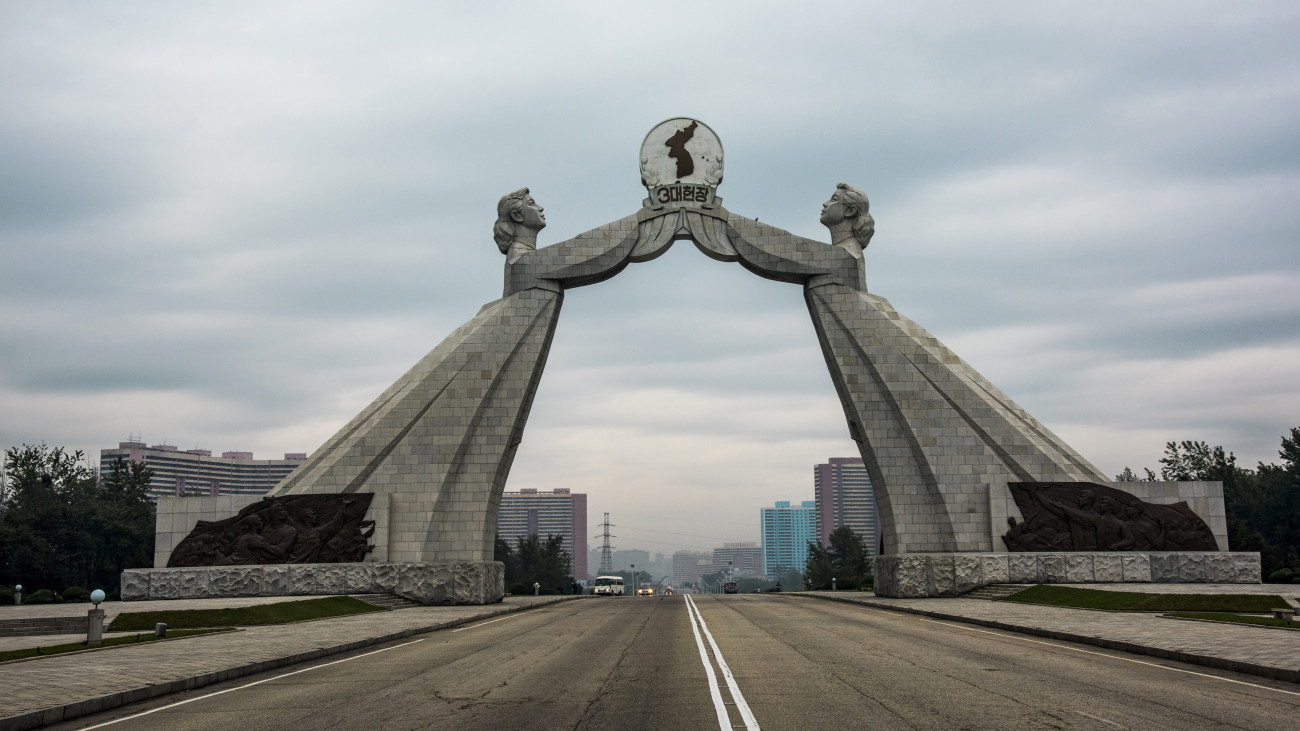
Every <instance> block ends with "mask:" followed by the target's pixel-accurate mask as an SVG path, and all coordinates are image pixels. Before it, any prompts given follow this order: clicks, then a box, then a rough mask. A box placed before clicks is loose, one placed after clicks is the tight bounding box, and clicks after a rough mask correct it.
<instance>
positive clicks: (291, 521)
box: [167, 492, 375, 568]
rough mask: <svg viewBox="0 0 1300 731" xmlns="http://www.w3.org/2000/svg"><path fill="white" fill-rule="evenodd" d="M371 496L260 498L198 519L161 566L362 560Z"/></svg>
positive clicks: (366, 544)
mask: <svg viewBox="0 0 1300 731" xmlns="http://www.w3.org/2000/svg"><path fill="white" fill-rule="evenodd" d="M373 498H374V494H373V493H368V492H367V493H355V494H346V495H345V494H327V495H286V496H283V497H275V498H265V499H263V500H261V501H260V502H256V503H253V504H252V505H249V506H247V507H245V508H244V509H243V510H240V511H239V513H237V514H236V515H235V516H234V517H231V518H226V519H225V520H219V521H215V522H209V521H206V520H200V521H199V522H198V525H196V526H195V527H194V530H192V531H190V534H189V535H187V536H186V537H185V539H184V540H182V541H181V542H180V543H179V544H178V545H177V546H176V548H175V549H173V550H172V554H171V559H170V560H168V561H167V566H168V568H177V567H183V566H243V565H250V564H280V563H354V562H357V561H362V560H364V559H365V557H366V554H368V553H370V552H371V551H373V550H374V548H375V547H374V546H373V545H371V544H370V542H369V539H370V537H371V536H372V535H373V534H374V532H375V521H373V520H366V519H365V517H366V511H367V510H368V509H369V508H370V501H371V500H372V499H373ZM322 517H324V520H323V521H322V519H321V518H322Z"/></svg>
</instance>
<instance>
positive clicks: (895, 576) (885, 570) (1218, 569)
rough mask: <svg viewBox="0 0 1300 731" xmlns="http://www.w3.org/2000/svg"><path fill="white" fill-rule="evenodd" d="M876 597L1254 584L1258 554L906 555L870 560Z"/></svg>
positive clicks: (1256, 579) (1257, 570)
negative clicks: (1002, 589) (1014, 587)
mask: <svg viewBox="0 0 1300 731" xmlns="http://www.w3.org/2000/svg"><path fill="white" fill-rule="evenodd" d="M875 580H876V595H877V596H887V597H929V596H958V595H961V594H965V593H966V592H968V591H972V590H974V589H978V588H979V587H981V586H987V585H989V584H1103V583H1105V584H1109V583H1120V582H1134V583H1149V584H1187V583H1214V584H1258V583H1259V582H1260V563H1259V554H1258V553H1226V552H1214V553H1191V552H1186V553H1183V552H1180V553H1156V552H1118V553H1093V552H1088V553H911V554H902V555H885V556H877V557H876V558H875Z"/></svg>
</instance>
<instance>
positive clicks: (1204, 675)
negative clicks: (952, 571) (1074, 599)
mask: <svg viewBox="0 0 1300 731" xmlns="http://www.w3.org/2000/svg"><path fill="white" fill-rule="evenodd" d="M863 609H866V610H867V611H869V612H875V613H876V614H885V615H889V616H894V617H897V616H899V614H900V613H899V612H886V611H882V610H879V609H875V608H871V607H863ZM910 616H912V617H915V618H916V619H919V620H921V621H922V622H930V623H932V624H942V625H943V626H945V627H954V628H956V629H961V630H966V631H967V632H979V633H980V634H985V635H993V636H995V637H1002V638H1005V639H1008V640H1019V641H1020V642H1032V643H1034V644H1036V645H1047V646H1048V647H1055V648H1058V649H1061V650H1070V651H1072V652H1081V653H1083V654H1085V655H1097V656H1098V657H1108V658H1110V659H1112V660H1123V661H1124V662H1131V663H1135V664H1137V665H1146V666H1147V667H1153V668H1160V669H1161V670H1168V671H1170V672H1174V673H1186V674H1187V675H1196V676H1199V677H1202V678H1210V679H1211V680H1222V681H1223V682H1225V683H1236V684H1237V685H1246V686H1250V687H1251V688H1259V689H1260V690H1271V691H1273V692H1274V693H1285V694H1287V695H1294V696H1300V693H1297V692H1295V691H1293V690H1282V689H1281V688H1270V687H1269V686H1267V685H1259V684H1258V683H1247V682H1246V681H1244V680H1233V679H1232V678H1225V677H1223V676H1220V675H1211V674H1209V673H1198V672H1196V671H1194V670H1183V669H1182V668H1171V667H1169V666H1168V665H1161V664H1159V663H1154V662H1146V661H1145V660H1134V659H1133V658H1131V657H1120V656H1119V655H1111V654H1109V653H1105V652H1093V651H1092V650H1084V649H1080V648H1078V647H1070V646H1069V645H1059V644H1057V643H1055V642H1044V641H1042V640H1031V639H1029V638H1028V637H1024V636H1021V635H1011V634H1007V633H1006V632H991V631H989V630H986V629H975V628H974V627H971V626H969V625H965V624H954V623H952V622H943V621H940V620H938V619H930V618H928V617H921V616H918V615H915V614H913V615H910Z"/></svg>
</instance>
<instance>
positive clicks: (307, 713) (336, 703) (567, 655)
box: [62, 595, 1300, 730]
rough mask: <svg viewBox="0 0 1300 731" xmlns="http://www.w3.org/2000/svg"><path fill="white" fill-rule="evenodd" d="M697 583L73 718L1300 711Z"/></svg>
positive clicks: (229, 723)
mask: <svg viewBox="0 0 1300 731" xmlns="http://www.w3.org/2000/svg"><path fill="white" fill-rule="evenodd" d="M693 599H694V602H695V605H696V606H697V607H698V610H699V615H700V616H702V618H703V620H704V623H705V624H704V626H699V625H696V624H694V623H693V622H692V621H691V619H690V616H691V614H690V611H689V609H688V601H687V600H686V599H685V598H683V597H657V598H653V599H637V598H630V597H629V598H622V599H604V600H585V601H579V602H569V603H564V604H558V605H553V606H550V607H546V608H543V609H538V610H534V611H529V612H524V613H521V614H514V615H508V616H506V617H502V618H498V619H496V620H493V621H490V622H486V623H482V624H478V625H471V626H467V627H463V628H459V629H456V630H443V631H439V632H435V633H432V634H429V635H425V636H423V637H422V638H420V639H417V640H415V641H409V640H408V641H404V642H399V643H394V644H392V645H389V646H386V647H382V648H379V649H377V650H376V649H371V650H367V651H364V652H360V653H357V654H355V655H351V656H347V657H344V658H342V659H333V660H329V661H326V662H324V663H319V664H316V665H312V666H305V667H304V668H299V669H296V670H290V671H287V672H288V674H287V673H286V671H276V672H274V673H268V674H267V675H265V676H257V677H252V678H243V679H241V680H238V681H232V682H231V683H227V684H224V685H221V686H211V687H208V688H204V689H202V690H199V691H195V692H193V693H190V694H183V695H173V696H169V697H167V698H163V699H159V700H157V701H154V702H152V703H149V704H140V705H136V706H130V707H125V708H121V709H117V710H115V711H112V712H109V713H104V714H99V715H97V716H90V717H85V718H82V719H79V720H78V721H76V722H74V723H70V724H65V725H64V726H62V728H86V727H92V726H95V725H96V724H102V723H105V722H108V721H113V720H114V719H121V720H120V721H118V722H116V723H113V724H112V725H110V726H108V728H111V729H129V728H164V727H165V728H169V729H225V730H229V729H255V728H272V727H274V728H311V729H323V728H434V729H440V728H447V729H496V728H563V729H607V728H618V727H623V728H677V729H709V728H720V727H723V726H724V725H725V727H728V728H729V727H732V726H737V727H742V728H743V727H745V724H746V722H747V718H746V715H745V713H744V710H743V709H745V708H747V709H748V710H749V712H750V713H751V714H752V715H751V716H750V718H752V719H753V723H751V724H750V728H754V727H761V728H766V729H807V728H841V729H852V728H889V729H894V728H936V729H938V728H942V729H956V728H1105V729H1114V728H1117V727H1128V728H1182V729H1192V728H1217V727H1225V728H1250V729H1271V728H1277V729H1283V728H1287V729H1294V728H1295V720H1296V719H1297V718H1300V686H1296V685H1292V684H1288V683H1281V682H1273V681H1267V680H1260V679H1258V678H1254V677H1251V676H1244V675H1235V674H1233V673H1227V672H1216V671H1207V670H1205V669H1203V668H1198V667H1195V666H1184V665H1180V664H1178V663H1173V662H1165V661H1159V660H1152V659H1150V658H1146V657H1139V656H1133V655H1126V654H1123V653H1116V652H1108V651H1099V650H1097V649H1095V648H1091V647H1083V646H1075V645H1070V644H1067V643H1059V642H1052V641H1044V640H1040V639H1036V638H1030V637H1024V636H1020V635H1015V634H1011V633H1004V632H998V631H991V630H986V629H981V628H977V627H970V626H965V625H959V624H950V623H945V622H939V621H935V620H931V619H928V618H923V617H917V616H914V615H905V614H897V613H893V612H887V611H880V610H875V609H871V608H865V607H858V606H852V605H845V604H839V603H832V602H820V601H815V600H809V599H799V598H793V597H774V596H758V595H738V596H725V597H694V598H693ZM697 636H698V638H699V639H698V641H697ZM710 637H711V638H712V640H713V642H712V643H711V642H710ZM714 643H716V646H717V650H720V653H721V660H722V661H723V663H725V666H726V668H728V669H729V670H730V672H731V673H732V674H733V676H734V685H735V686H736V688H737V689H738V691H739V694H738V696H737V695H735V694H733V693H732V691H731V689H730V688H729V687H728V685H729V683H728V679H727V677H726V670H725V669H724V667H723V665H722V664H720V663H719V658H718V657H716V656H715V651H714V649H713V647H712V645H713V644H714ZM702 657H703V658H706V659H707V660H708V669H707V670H706V665H705V663H704V661H703V660H702ZM710 674H712V675H713V677H714V680H713V683H712V684H711V683H710V680H709V675H710ZM250 683H256V685H250ZM715 689H716V693H715V692H714V691H715ZM214 693H219V694H217V695H213V694H214ZM178 702H179V703H180V705H176V704H177V703H178ZM719 708H721V713H722V714H724V716H725V719H726V721H725V723H720V720H719ZM142 711H152V713H150V715H145V716H139V717H134V718H131V717H130V716H131V715H132V714H137V713H141V712H142Z"/></svg>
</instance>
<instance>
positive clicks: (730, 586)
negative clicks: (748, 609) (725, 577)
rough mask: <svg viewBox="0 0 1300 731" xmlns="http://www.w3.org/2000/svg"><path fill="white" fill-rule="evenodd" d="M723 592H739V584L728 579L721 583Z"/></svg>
mask: <svg viewBox="0 0 1300 731" xmlns="http://www.w3.org/2000/svg"><path fill="white" fill-rule="evenodd" d="M722 593H723V594H739V593H740V586H739V585H738V584H737V583H736V582H734V581H728V582H727V583H725V584H723V585H722Z"/></svg>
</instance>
